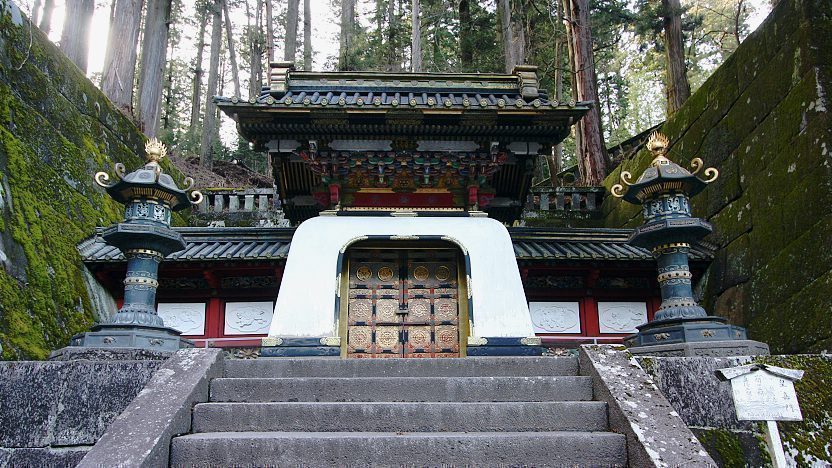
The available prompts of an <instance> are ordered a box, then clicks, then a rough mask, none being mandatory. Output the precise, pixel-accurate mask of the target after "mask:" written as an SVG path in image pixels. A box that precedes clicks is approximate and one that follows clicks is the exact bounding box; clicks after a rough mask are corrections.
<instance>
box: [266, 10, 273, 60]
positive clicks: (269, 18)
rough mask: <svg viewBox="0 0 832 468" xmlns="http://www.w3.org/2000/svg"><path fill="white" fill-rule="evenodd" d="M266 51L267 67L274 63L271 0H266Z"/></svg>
mask: <svg viewBox="0 0 832 468" xmlns="http://www.w3.org/2000/svg"><path fill="white" fill-rule="evenodd" d="M266 50H268V52H269V65H271V63H272V62H274V14H272V0H266Z"/></svg>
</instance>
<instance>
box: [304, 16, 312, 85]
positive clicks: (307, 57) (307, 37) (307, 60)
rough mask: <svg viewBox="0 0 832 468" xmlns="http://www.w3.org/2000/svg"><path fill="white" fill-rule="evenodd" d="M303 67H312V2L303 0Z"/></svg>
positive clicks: (307, 68) (309, 68)
mask: <svg viewBox="0 0 832 468" xmlns="http://www.w3.org/2000/svg"><path fill="white" fill-rule="evenodd" d="M303 69H304V70H307V71H308V70H311V69H312V2H311V1H310V0H303Z"/></svg>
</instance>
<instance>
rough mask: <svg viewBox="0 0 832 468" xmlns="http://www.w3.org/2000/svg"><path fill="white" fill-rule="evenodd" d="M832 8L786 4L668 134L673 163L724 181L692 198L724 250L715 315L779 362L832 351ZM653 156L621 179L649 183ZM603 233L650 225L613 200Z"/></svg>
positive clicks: (707, 283)
mask: <svg viewBox="0 0 832 468" xmlns="http://www.w3.org/2000/svg"><path fill="white" fill-rule="evenodd" d="M830 97H832V0H781V1H780V2H779V3H778V5H777V6H776V7H775V8H774V10H773V11H772V13H771V15H770V16H769V17H768V19H767V20H766V21H765V22H764V23H763V24H762V25H761V26H760V27H759V28H758V29H757V31H755V32H754V33H753V34H751V35H750V36H749V37H748V38H747V39H746V40H745V41H744V42H743V43H742V45H741V46H740V47H739V49H737V51H736V53H734V54H733V55H732V56H731V57H730V58H729V59H728V60H727V61H726V62H725V63H724V64H723V65H722V66H721V67H720V68H719V69H718V70H716V72H715V73H714V74H713V75H712V76H711V77H710V78H709V79H708V81H707V82H706V83H705V84H704V85H702V87H701V88H700V89H699V90H698V91H697V92H696V93H695V94H694V95H693V96H691V98H690V99H689V100H688V102H687V103H686V104H685V105H684V106H683V107H682V108H681V109H680V110H679V111H678V113H677V114H675V115H674V116H672V117H671V118H670V119H668V120H667V122H666V123H665V124H664V126H663V128H662V132H664V133H665V134H667V136H668V137H669V138H670V140H671V145H672V146H671V148H670V155H671V158H672V159H674V160H675V161H677V162H679V163H680V164H683V165H685V164H688V163H689V162H690V160H691V159H692V158H694V157H697V156H699V157H701V158H702V159H704V160H705V162H706V164H709V165H712V166H715V167H716V168H718V169H719V171H720V177H719V179H718V180H717V181H716V182H714V183H713V184H711V186H710V187H708V188H707V189H706V190H705V192H703V193H702V194H700V195H698V196H697V197H696V198H694V199H693V203H692V204H693V211H694V214H695V215H696V216H700V217H702V218H705V219H707V220H709V221H710V222H711V223H713V225H714V231H715V232H714V234H712V235H711V236H710V237H709V240H710V241H712V242H714V243H716V244H717V245H718V247H719V250H718V252H717V255H716V258H715V261H714V262H713V264H712V265H711V267H710V268H709V270H708V271H707V273H706V274H705V276H704V278H703V283H702V285H701V289H702V292H703V300H704V305H705V306H706V308H707V309H708V310H710V311H712V312H715V313H716V314H717V315H721V316H725V317H728V318H729V319H730V320H731V322H733V323H735V324H739V325H743V326H746V327H748V331H749V335H750V337H751V338H753V339H757V340H760V341H764V342H767V343H768V344H769V345H770V346H771V349H772V352H775V353H797V352H820V351H824V350H830V349H832V167H830V157H832V155H831V154H830V152H832V128H830V122H832V121H830V116H829V112H830V110H832V103H830ZM650 160H651V157H650V155H649V153H648V152H647V151H646V150H644V151H641V152H640V153H638V154H637V155H636V156H635V157H633V158H632V159H630V160H627V161H625V162H624V163H623V164H622V165H621V166H620V167H618V168H617V169H616V170H615V171H614V172H613V173H612V174H611V175H610V176H609V177H608V178H607V179H606V180H605V182H604V184H605V185H606V187H607V188H610V187H611V186H612V185H613V184H615V183H617V181H618V179H619V176H620V173H621V171H623V170H624V171H629V172H631V173H632V174H641V172H642V171H643V170H644V169H645V168H646V167H647V166H648V164H649V162H650ZM603 211H604V215H605V220H606V225H607V226H609V227H621V226H628V227H633V226H636V225H638V224H640V223H641V222H642V219H641V216H640V212H639V210H638V208H637V207H635V206H632V205H629V204H627V203H625V202H623V201H621V200H620V199H615V198H613V197H608V198H607V199H606V200H605V202H604V205H603Z"/></svg>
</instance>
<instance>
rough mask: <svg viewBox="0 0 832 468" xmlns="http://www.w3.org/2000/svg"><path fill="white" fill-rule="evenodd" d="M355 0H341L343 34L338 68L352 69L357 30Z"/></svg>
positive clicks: (339, 42)
mask: <svg viewBox="0 0 832 468" xmlns="http://www.w3.org/2000/svg"><path fill="white" fill-rule="evenodd" d="M354 22H355V0H341V34H340V37H339V41H338V48H339V52H338V69H339V70H342V71H343V70H352V69H353V68H354V65H353V56H352V55H353V53H352V52H353V48H352V41H353V35H354V32H355V24H354Z"/></svg>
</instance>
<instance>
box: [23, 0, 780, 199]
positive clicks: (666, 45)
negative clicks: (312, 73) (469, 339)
mask: <svg viewBox="0 0 832 468" xmlns="http://www.w3.org/2000/svg"><path fill="white" fill-rule="evenodd" d="M771 1H776V0H771ZM18 4H19V6H20V7H21V8H22V9H23V10H24V11H27V12H28V13H29V17H30V18H31V20H32V25H33V27H39V28H41V29H42V30H43V31H44V32H45V33H47V34H48V35H49V37H50V39H51V40H53V41H54V42H55V43H57V44H59V46H60V47H61V49H62V50H63V51H64V53H66V54H67V55H68V56H69V57H70V58H71V59H72V60H73V61H74V62H75V63H76V65H78V67H79V68H81V69H82V70H83V71H84V72H85V73H87V75H88V76H89V77H90V78H91V79H92V81H93V82H94V83H96V84H97V85H99V86H100V87H101V89H102V91H104V93H105V94H106V95H107V96H108V97H109V98H110V99H111V100H112V101H113V103H114V104H115V105H116V106H117V107H119V108H120V109H121V110H122V111H123V112H124V113H125V114H127V115H128V116H130V117H131V118H132V119H133V120H134V121H135V122H136V123H137V125H139V127H140V128H141V129H142V131H143V132H144V133H145V134H146V135H148V136H149V137H153V136H156V137H158V138H160V139H162V140H163V141H164V142H166V143H167V144H168V146H169V147H170V148H171V153H172V159H174V162H176V163H178V164H179V165H181V166H186V167H185V170H186V171H189V172H191V173H193V172H196V174H195V175H196V178H197V182H198V183H201V185H203V186H205V185H209V186H210V185H216V184H220V183H223V181H222V179H218V178H216V177H212V175H211V174H213V173H212V172H211V169H212V167H213V166H214V162H215V161H234V162H235V163H237V164H241V165H244V166H245V167H247V168H250V169H251V170H253V171H255V172H259V173H262V174H264V175H266V179H267V178H268V174H267V173H268V170H269V169H268V161H267V158H265V157H264V155H263V154H261V153H256V152H254V151H252V150H251V149H250V147H249V145H248V144H247V143H246V142H245V141H244V140H242V139H240V138H239V137H238V136H237V133H236V130H235V128H234V123H233V122H232V121H231V120H230V119H228V118H227V117H225V116H224V115H222V114H221V113H219V112H218V110H217V108H216V106H215V105H214V104H213V102H212V100H211V98H212V96H215V95H223V96H235V95H236V96H240V97H241V98H243V99H248V98H249V97H250V96H257V95H259V94H260V91H261V86H262V84H263V83H265V81H266V78H267V75H268V63H269V62H271V61H276V60H283V61H292V62H295V63H296V64H297V67H298V68H299V69H304V70H312V69H314V70H380V71H394V72H395V71H424V72H481V73H488V72H499V73H505V72H511V70H512V68H513V67H514V66H515V65H517V64H524V63H527V64H533V65H538V66H539V67H540V68H539V70H538V75H539V77H540V79H541V87H542V88H543V89H547V90H548V91H549V95H550V97H551V98H553V99H557V100H558V101H560V102H568V101H573V100H574V101H593V102H596V103H597V105H596V106H594V108H593V111H592V112H591V113H590V114H589V115H588V116H587V117H586V118H585V119H583V121H582V122H581V123H579V124H578V125H576V126H575V128H574V131H573V132H572V136H571V137H570V138H568V139H567V140H566V141H565V142H564V143H563V144H562V145H558V146H557V147H556V148H555V149H554V151H553V154H552V155H545V156H543V157H541V160H540V164H539V165H538V168H539V170H538V171H537V173H536V179H537V182H542V183H545V182H546V180H549V179H550V174H551V173H552V172H557V171H560V170H562V169H563V168H566V167H569V166H570V165H572V164H574V163H580V164H578V169H579V173H580V180H579V183H582V184H587V185H593V184H598V183H600V181H601V180H602V179H603V178H604V177H605V176H606V174H607V173H608V171H609V170H610V169H611V168H612V166H613V165H614V164H616V163H617V161H612V160H611V159H610V158H609V156H608V154H607V151H606V149H607V148H608V147H613V146H615V145H616V144H618V143H620V142H622V141H624V140H627V139H628V138H630V137H632V136H633V135H636V134H639V133H640V132H643V131H644V130H647V129H650V128H652V127H654V126H656V125H657V124H659V123H661V122H662V121H664V119H665V118H666V116H667V115H669V114H672V113H673V112H674V111H675V110H676V109H678V107H679V106H681V105H682V103H684V100H685V99H687V97H688V96H689V95H690V93H691V92H692V91H695V90H696V89H697V88H698V87H699V85H701V84H702V83H703V82H704V81H705V79H706V78H707V77H708V76H709V75H710V73H711V72H712V71H713V70H714V69H715V68H716V67H718V66H719V65H720V64H721V63H722V62H723V61H724V60H725V59H726V58H727V57H728V56H729V55H730V54H731V53H732V52H733V51H734V50H735V49H736V48H737V46H738V45H739V44H740V43H741V42H742V40H743V39H744V38H745V37H746V36H747V35H748V34H749V33H750V32H751V31H753V30H754V29H755V28H756V27H757V25H759V23H760V22H761V21H762V20H763V19H764V18H765V16H766V15H767V14H768V12H769V11H770V10H771V7H772V5H771V4H770V3H769V0H681V1H680V0H302V1H301V0H193V1H187V0H65V1H61V0H18ZM414 32H415V33H414Z"/></svg>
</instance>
